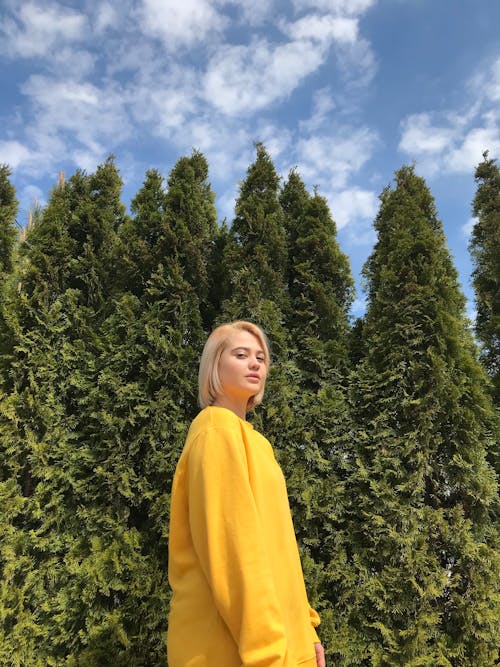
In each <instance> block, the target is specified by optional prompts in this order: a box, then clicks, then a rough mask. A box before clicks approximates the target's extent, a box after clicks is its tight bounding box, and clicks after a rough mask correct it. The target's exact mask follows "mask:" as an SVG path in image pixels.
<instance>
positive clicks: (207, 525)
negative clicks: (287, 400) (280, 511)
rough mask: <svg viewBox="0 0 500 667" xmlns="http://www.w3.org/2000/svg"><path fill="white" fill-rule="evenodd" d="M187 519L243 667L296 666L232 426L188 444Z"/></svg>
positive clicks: (242, 454)
mask: <svg viewBox="0 0 500 667" xmlns="http://www.w3.org/2000/svg"><path fill="white" fill-rule="evenodd" d="M189 520H190V528H191V534H192V538H193V544H194V548H195V551H196V554H197V556H198V558H199V560H200V563H201V567H202V569H203V572H204V574H205V576H206V578H207V580H208V582H209V585H210V587H211V590H212V594H213V597H214V601H215V604H216V606H217V609H218V611H219V613H220V615H221V616H222V618H223V620H224V622H225V623H226V625H227V627H228V628H229V631H230V633H231V635H232V637H233V639H234V642H235V643H236V645H237V646H238V649H239V653H240V658H241V661H242V663H243V666H245V665H250V664H251V665H252V667H296V660H295V658H294V657H293V656H292V655H291V654H290V651H289V648H288V646H287V641H286V636H285V628H284V623H283V619H282V615H281V610H280V606H279V603H278V599H277V595H276V591H275V588H274V583H273V579H272V576H271V570H270V566H269V562H268V556H267V553H266V547H265V543H264V539H263V535H262V529H261V525H260V520H259V516H258V512H257V509H256V505H255V501H254V497H253V494H252V489H251V486H250V482H249V477H248V467H247V460H246V453H245V447H244V444H243V442H242V439H241V435H240V434H239V432H238V431H232V430H230V429H225V428H212V429H209V430H207V431H206V432H205V433H203V434H201V435H200V436H199V437H198V439H197V440H196V442H195V443H193V446H192V449H191V451H190V454H189Z"/></svg>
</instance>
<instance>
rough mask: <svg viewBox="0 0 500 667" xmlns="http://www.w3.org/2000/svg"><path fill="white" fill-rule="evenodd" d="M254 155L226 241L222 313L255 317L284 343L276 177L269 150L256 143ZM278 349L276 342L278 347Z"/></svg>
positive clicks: (283, 263) (283, 266)
mask: <svg viewBox="0 0 500 667" xmlns="http://www.w3.org/2000/svg"><path fill="white" fill-rule="evenodd" d="M256 153H257V155H256V159H255V162H254V163H253V164H252V165H250V167H249V168H248V171H247V177H246V179H245V180H244V181H243V182H242V183H241V185H240V194H239V197H238V200H237V202H236V208H235V212H236V216H235V218H234V220H233V224H232V226H231V231H230V239H229V242H228V243H227V245H226V252H225V267H226V272H227V274H228V275H229V276H230V284H231V291H230V294H231V295H230V298H228V299H226V300H225V302H224V303H223V318H224V319H225V320H236V319H241V318H250V319H252V320H255V321H256V322H260V324H261V326H263V327H264V328H265V329H266V330H267V331H268V332H269V334H270V335H271V337H272V338H273V341H274V346H275V352H277V351H278V348H276V345H278V346H280V345H283V343H284V333H283V326H282V325H283V310H284V309H285V304H286V301H287V296H286V288H285V270H286V260H287V249H286V236H285V228H284V218H283V210H282V208H281V205H280V202H279V183H280V179H279V176H278V174H277V173H276V169H275V167H274V164H273V162H272V160H271V157H270V156H269V154H268V152H267V151H266V149H265V148H264V146H263V145H262V144H260V143H259V144H257V145H256ZM279 349H280V351H281V347H279Z"/></svg>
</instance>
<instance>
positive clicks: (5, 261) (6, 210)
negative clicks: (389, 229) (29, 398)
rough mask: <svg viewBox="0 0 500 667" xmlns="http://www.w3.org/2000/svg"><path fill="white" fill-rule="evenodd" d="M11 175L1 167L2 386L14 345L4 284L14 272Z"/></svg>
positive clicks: (14, 212)
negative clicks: (8, 321)
mask: <svg viewBox="0 0 500 667" xmlns="http://www.w3.org/2000/svg"><path fill="white" fill-rule="evenodd" d="M10 174H11V172H10V169H9V167H8V166H7V165H5V164H4V165H0V386H1V383H2V378H3V376H4V375H5V374H6V372H7V368H6V367H5V363H6V362H7V364H8V359H7V358H8V355H9V353H10V349H11V344H12V340H11V336H10V335H9V332H8V326H7V324H6V319H7V318H8V312H7V310H6V300H7V293H6V291H5V289H4V284H5V281H6V280H7V279H8V276H9V275H10V274H11V273H12V271H13V256H14V247H15V242H16V236H17V229H16V224H15V221H16V215H17V211H18V201H17V199H16V191H15V188H14V186H13V185H12V183H11V182H10V180H9V176H10ZM6 357H7V358H6Z"/></svg>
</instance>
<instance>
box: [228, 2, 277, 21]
mask: <svg viewBox="0 0 500 667" xmlns="http://www.w3.org/2000/svg"><path fill="white" fill-rule="evenodd" d="M218 4H221V5H224V4H228V5H233V6H236V7H238V9H239V10H240V12H241V19H242V22H243V23H244V25H246V26H249V25H250V26H257V25H259V24H261V23H263V22H264V21H265V20H266V19H268V18H269V17H270V16H271V14H272V12H273V9H274V5H275V0H252V2H248V0H220V3H218Z"/></svg>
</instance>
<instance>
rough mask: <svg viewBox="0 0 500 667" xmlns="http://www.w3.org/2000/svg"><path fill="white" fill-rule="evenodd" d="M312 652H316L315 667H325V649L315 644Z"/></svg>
mask: <svg viewBox="0 0 500 667" xmlns="http://www.w3.org/2000/svg"><path fill="white" fill-rule="evenodd" d="M314 650H315V651H316V665H317V667H326V662H325V649H324V648H323V647H322V646H321V644H318V643H315V644H314Z"/></svg>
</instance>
